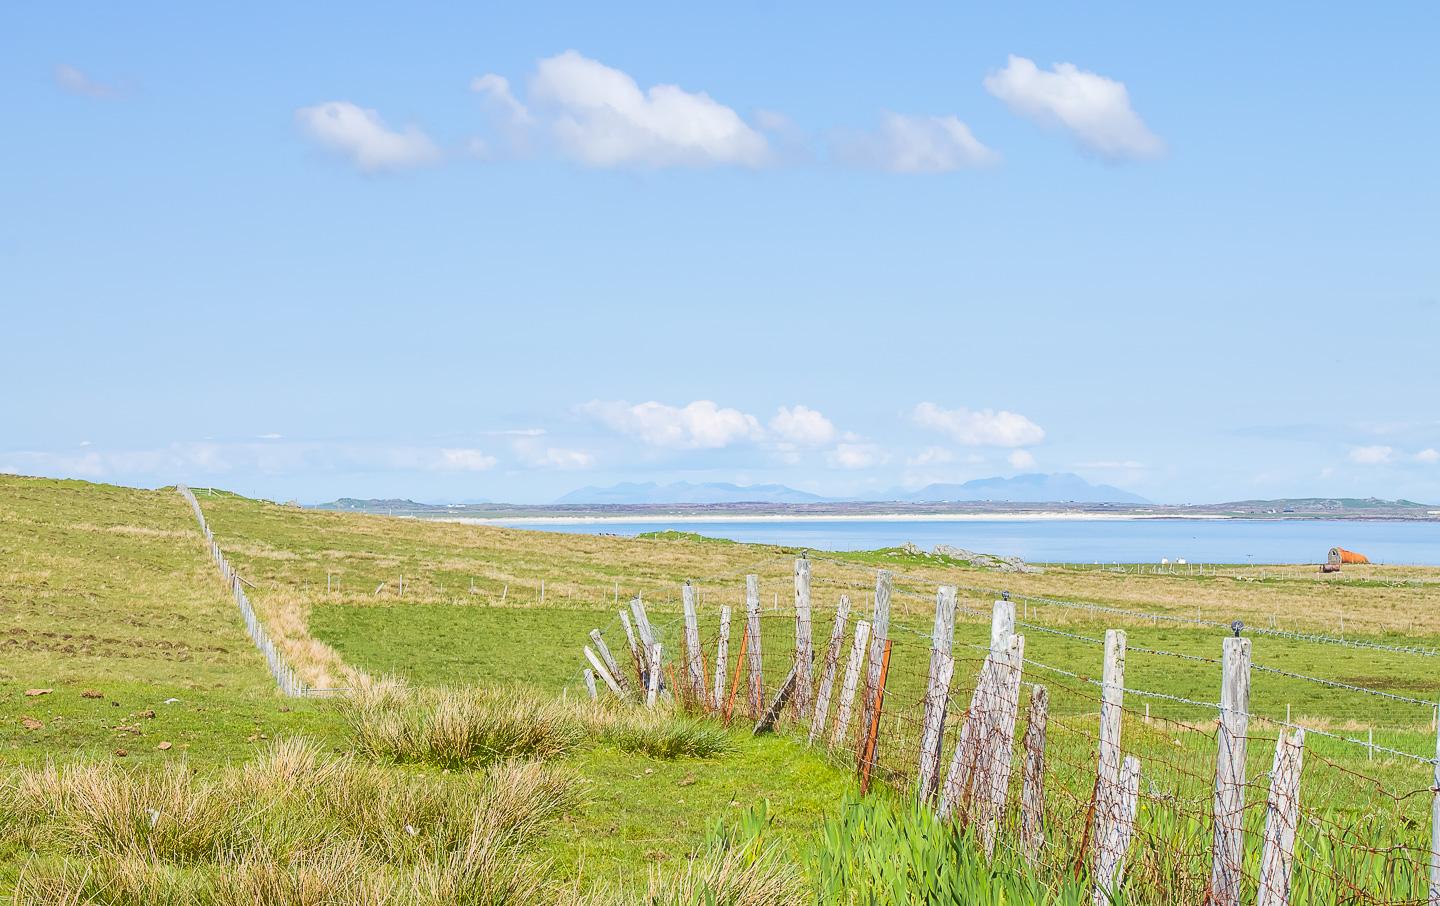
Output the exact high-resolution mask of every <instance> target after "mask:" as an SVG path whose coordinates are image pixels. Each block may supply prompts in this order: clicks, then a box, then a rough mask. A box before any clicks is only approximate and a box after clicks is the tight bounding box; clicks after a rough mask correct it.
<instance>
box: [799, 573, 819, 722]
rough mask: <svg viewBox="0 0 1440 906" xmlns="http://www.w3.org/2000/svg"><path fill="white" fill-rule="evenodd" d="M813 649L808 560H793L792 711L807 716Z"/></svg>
mask: <svg viewBox="0 0 1440 906" xmlns="http://www.w3.org/2000/svg"><path fill="white" fill-rule="evenodd" d="M814 659H815V649H814V644H813V642H812V640H811V636H810V561H809V560H808V559H807V558H805V557H803V556H802V557H801V558H800V559H799V560H796V561H795V694H794V702H795V715H796V716H797V717H799V718H801V719H804V718H806V717H809V716H810V696H811V694H812V691H813V689H814V685H813V680H812V679H811V675H810V674H811V665H812V664H813V663H814Z"/></svg>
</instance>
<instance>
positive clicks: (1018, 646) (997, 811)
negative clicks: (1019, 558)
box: [978, 610, 1025, 856]
mask: <svg viewBox="0 0 1440 906" xmlns="http://www.w3.org/2000/svg"><path fill="white" fill-rule="evenodd" d="M1011 612H1012V613H1013V610H1012V611H1011ZM1024 668H1025V637H1024V636H1023V635H1012V636H1010V638H1009V639H1008V646H1007V650H1006V652H1005V654H1004V655H1002V656H1001V657H1000V658H998V659H997V661H996V671H995V679H996V682H995V688H996V690H997V692H998V693H999V694H998V695H997V697H996V699H995V705H994V710H993V713H992V717H991V719H990V726H989V732H988V733H987V734H986V737H985V742H986V745H985V747H984V748H983V749H982V751H984V752H985V754H986V756H988V757H983V758H982V761H981V767H982V770H983V771H984V773H983V774H982V775H981V780H982V781H983V782H982V783H980V784H978V787H979V789H978V795H979V798H980V801H981V807H980V810H979V817H980V831H981V837H982V839H983V841H984V844H985V855H986V856H993V855H994V854H995V837H996V835H997V833H998V832H999V828H1000V819H1001V818H1002V817H1003V816H1004V814H1005V803H1006V801H1007V800H1008V799H1009V796H1010V773H1011V759H1012V756H1013V755H1014V752H1015V718H1016V716H1017V715H1018V713H1019V711H1020V678H1021V677H1022V676H1023V672H1024Z"/></svg>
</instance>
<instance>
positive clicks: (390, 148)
mask: <svg viewBox="0 0 1440 906" xmlns="http://www.w3.org/2000/svg"><path fill="white" fill-rule="evenodd" d="M295 122H296V125H297V126H299V128H300V131H301V133H302V134H304V135H305V137H307V138H309V139H310V140H311V141H313V142H315V143H316V144H317V145H319V146H321V147H322V148H325V149H326V150H328V151H331V152H334V153H336V154H339V155H341V156H342V157H345V158H348V159H349V160H350V162H351V163H352V164H354V165H355V166H356V167H357V168H359V169H360V170H362V171H364V172H367V173H377V172H381V171H386V170H405V169H410V168H413V167H420V166H424V165H426V164H431V163H434V162H436V161H438V160H439V159H440V149H439V148H437V147H436V146H435V143H434V142H432V141H431V140H430V137H429V136H427V135H426V134H425V133H424V132H422V131H420V129H418V128H417V127H415V126H406V127H405V128H403V129H399V130H396V129H391V128H390V127H389V126H388V125H386V123H385V121H384V120H383V119H381V118H380V114H379V113H376V112H375V111H374V110H370V109H368V108H365V107H359V106H357V105H355V104H352V103H350V102H349V101H327V102H326V103H323V104H316V105H315V106H313V107H301V108H300V109H299V110H297V111H295Z"/></svg>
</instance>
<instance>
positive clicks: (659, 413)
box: [579, 400, 765, 450]
mask: <svg viewBox="0 0 1440 906" xmlns="http://www.w3.org/2000/svg"><path fill="white" fill-rule="evenodd" d="M579 412H580V413H581V414H582V415H585V416H588V417H590V418H593V419H594V420H596V421H598V422H599V423H600V424H602V425H605V426H606V427H607V428H610V429H611V430H612V431H617V432H619V433H621V434H627V435H630V436H632V437H635V438H638V439H639V440H641V441H642V442H644V443H647V444H650V445H651V446H655V447H668V448H671V449H677V450H700V449H717V448H719V447H728V446H730V445H731V444H734V443H739V442H741V441H754V440H760V439H761V438H763V437H764V434H765V429H764V428H762V427H761V426H760V421H759V420H758V419H756V418H755V416H753V415H749V414H747V413H745V412H741V411H740V410H739V409H728V408H722V407H720V406H718V405H716V404H715V403H713V402H711V401H710V400H696V401H695V402H693V403H690V404H688V405H685V406H670V405H667V404H665V403H659V402H655V401H654V400H651V401H650V402H648V403H637V404H634V405H631V404H630V403H628V402H625V401H624V400H610V401H607V400H591V401H590V402H588V403H584V404H582V405H581V406H580V407H579Z"/></svg>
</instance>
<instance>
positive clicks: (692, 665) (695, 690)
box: [680, 579, 705, 705]
mask: <svg viewBox="0 0 1440 906" xmlns="http://www.w3.org/2000/svg"><path fill="white" fill-rule="evenodd" d="M680 596H681V598H682V599H683V600H684V607H685V667H686V672H687V674H688V676H689V680H690V694H691V695H692V696H694V698H695V703H696V704H697V705H703V704H704V703H705V668H704V667H703V666H701V660H700V658H701V654H700V618H699V617H698V616H696V614H695V586H693V585H691V584H690V580H689V579H686V580H685V585H684V586H683V587H682V588H681V589H680Z"/></svg>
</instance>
